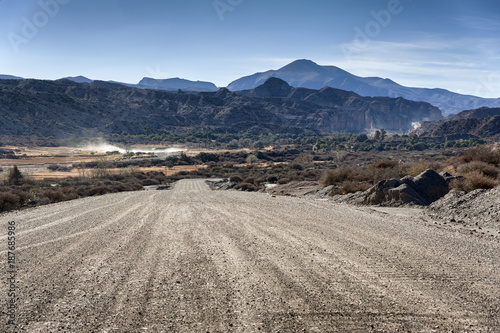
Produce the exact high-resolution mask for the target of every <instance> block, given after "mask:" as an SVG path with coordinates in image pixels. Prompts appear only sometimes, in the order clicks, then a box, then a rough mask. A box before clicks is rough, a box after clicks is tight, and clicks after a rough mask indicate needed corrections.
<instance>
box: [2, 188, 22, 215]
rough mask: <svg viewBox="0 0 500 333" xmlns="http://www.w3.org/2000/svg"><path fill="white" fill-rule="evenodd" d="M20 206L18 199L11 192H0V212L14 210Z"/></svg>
mask: <svg viewBox="0 0 500 333" xmlns="http://www.w3.org/2000/svg"><path fill="white" fill-rule="evenodd" d="M20 206H21V203H20V198H19V196H18V195H16V194H15V193H12V192H0V212H4V211H7V210H14V209H17V208H19V207H20Z"/></svg>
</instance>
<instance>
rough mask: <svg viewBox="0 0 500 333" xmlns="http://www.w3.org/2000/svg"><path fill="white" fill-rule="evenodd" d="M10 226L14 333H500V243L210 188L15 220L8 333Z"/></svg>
mask: <svg viewBox="0 0 500 333" xmlns="http://www.w3.org/2000/svg"><path fill="white" fill-rule="evenodd" d="M412 219H413V220H412ZM9 221H13V222H15V225H16V250H15V251H14V252H15V258H16V262H15V265H16V270H17V276H16V280H17V282H16V285H15V288H16V295H17V299H16V305H17V309H16V312H15V316H16V317H15V323H16V326H12V325H5V326H4V327H5V330H4V331H7V332H10V331H12V332H14V331H15V332H25V331H26V332H58V331H59V332H259V331H262V332H407V331H408V332H451V331H453V332H487V331H492V332H498V331H500V315H499V313H500V260H499V258H500V244H499V242H498V240H494V239H488V238H481V237H478V236H475V235H467V234H464V233H460V232H452V231H449V230H443V229H439V228H436V227H433V226H432V225H429V224H426V223H424V222H423V221H420V220H418V219H415V218H414V217H413V218H412V217H404V216H393V215H390V214H384V213H383V212H376V211H373V210H370V209H360V208H355V207H349V206H345V205H339V204H335V203H332V202H328V201H317V200H307V199H299V198H291V197H272V196H270V195H266V194H260V193H243V192H236V191H217V192H216V191H211V190H210V189H209V188H208V187H207V185H206V184H205V183H204V182H203V181H201V180H185V181H181V182H179V183H178V184H176V186H175V187H174V189H173V190H171V191H143V192H127V193H120V194H114V195H106V196H102V197H92V198H85V199H80V200H75V201H70V202H65V203H59V204H55V205H49V206H43V207H39V208H36V209H30V210H25V211H21V212H14V213H8V214H2V215H0V226H1V228H2V230H1V231H2V232H1V234H0V244H1V247H0V250H1V251H0V252H1V258H2V259H1V261H2V262H1V266H0V268H1V269H2V280H1V284H0V287H1V289H0V291H1V293H2V294H1V296H0V298H1V300H2V302H1V312H2V323H1V324H2V325H4V324H5V323H7V320H8V309H7V305H6V304H7V301H8V300H9V299H8V297H7V291H8V289H9V288H10V287H9V285H8V279H7V277H8V273H7V271H8V267H7V235H6V234H7V224H8V222H9ZM0 331H2V329H0Z"/></svg>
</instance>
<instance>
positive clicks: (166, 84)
mask: <svg viewBox="0 0 500 333" xmlns="http://www.w3.org/2000/svg"><path fill="white" fill-rule="evenodd" d="M136 87H137V88H146V89H159V90H169V91H177V90H179V89H180V90H184V91H198V92H201V91H217V89H218V88H217V86H216V85H215V84H213V83H212V82H204V81H190V80H185V79H180V78H178V77H176V78H172V79H153V78H150V77H145V78H143V79H142V80H141V81H140V82H139V83H138V84H137V86H136Z"/></svg>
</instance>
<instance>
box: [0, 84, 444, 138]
mask: <svg viewBox="0 0 500 333" xmlns="http://www.w3.org/2000/svg"><path fill="white" fill-rule="evenodd" d="M440 119H442V115H441V112H440V110H439V109H438V108H436V107H434V106H432V105H430V104H428V103H421V102H412V101H408V100H405V99H403V98H395V99H393V98H387V97H377V98H369V97H361V96H359V95H357V94H355V93H352V92H347V91H343V90H338V89H333V88H324V89H321V90H312V89H305V88H292V87H290V86H289V85H288V84H287V83H286V82H284V81H282V80H279V79H270V80H268V81H266V82H265V83H264V84H263V85H261V86H259V87H257V88H255V89H252V90H246V91H241V92H237V93H234V92H230V91H229V90H227V89H219V90H218V91H216V92H199V93H185V92H182V91H179V92H175V93H174V92H167V91H159V90H148V89H137V88H131V87H125V86H122V85H118V84H112V83H108V82H103V81H92V82H91V83H77V82H74V81H71V80H58V81H41V80H1V81H0V121H1V124H2V125H1V127H0V134H1V135H20V136H26V135H33V136H41V137H47V136H54V137H58V138H63V137H71V136H88V135H95V134H97V133H122V132H125V133H130V134H143V133H152V132H154V131H168V130H174V129H180V128H185V129H195V130H213V131H229V132H247V131H251V132H255V133H269V132H303V131H316V132H320V131H321V132H352V133H359V132H362V131H365V130H369V129H379V128H385V129H386V130H394V131H401V132H403V131H408V130H409V129H411V128H412V123H414V122H420V121H422V120H440Z"/></svg>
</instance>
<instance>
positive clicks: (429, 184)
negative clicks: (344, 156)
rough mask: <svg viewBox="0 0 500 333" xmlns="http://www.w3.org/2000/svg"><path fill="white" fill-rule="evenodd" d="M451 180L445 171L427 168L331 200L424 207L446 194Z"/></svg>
mask: <svg viewBox="0 0 500 333" xmlns="http://www.w3.org/2000/svg"><path fill="white" fill-rule="evenodd" d="M452 179H453V177H452V176H451V175H449V174H447V173H442V174H438V173H437V172H436V171H434V170H431V169H429V170H426V171H424V172H423V173H421V174H420V175H418V176H417V177H411V176H406V177H404V178H402V179H388V180H383V181H380V182H378V183H377V184H376V185H374V186H373V187H371V188H370V189H368V190H367V191H365V192H358V193H353V194H349V195H346V196H334V200H336V201H341V202H347V203H354V204H363V205H380V206H411V205H418V206H428V205H430V204H431V203H433V202H435V201H436V200H438V199H440V198H442V197H443V196H445V195H446V194H447V193H448V191H449V187H448V184H449V182H450V181H451V180H452Z"/></svg>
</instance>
